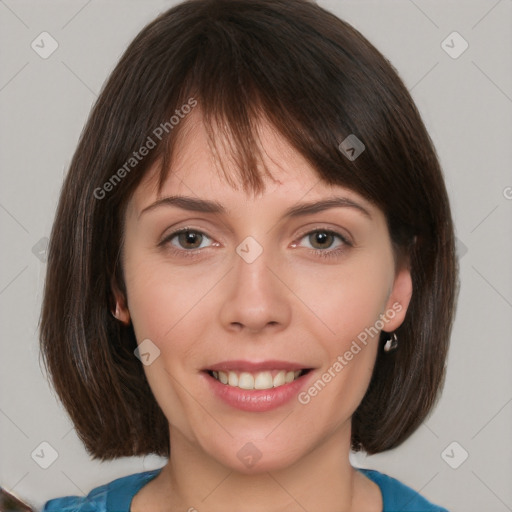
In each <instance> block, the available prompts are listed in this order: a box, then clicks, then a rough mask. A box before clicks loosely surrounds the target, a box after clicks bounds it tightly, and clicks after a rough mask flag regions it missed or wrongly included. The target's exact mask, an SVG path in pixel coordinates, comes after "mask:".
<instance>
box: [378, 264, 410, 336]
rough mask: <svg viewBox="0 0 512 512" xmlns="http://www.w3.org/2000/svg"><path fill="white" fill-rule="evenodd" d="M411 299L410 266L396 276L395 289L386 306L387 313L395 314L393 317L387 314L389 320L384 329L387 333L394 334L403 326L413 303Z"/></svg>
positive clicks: (393, 288)
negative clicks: (410, 304)
mask: <svg viewBox="0 0 512 512" xmlns="http://www.w3.org/2000/svg"><path fill="white" fill-rule="evenodd" d="M411 297H412V278H411V271H410V269H409V267H408V266H404V267H403V268H402V269H401V270H399V271H398V272H397V273H396V275H395V280H394V282H393V287H392V289H391V293H390V294H389V297H388V301H387V304H386V312H388V311H393V312H394V313H395V315H394V316H393V317H391V315H390V314H386V316H387V317H388V319H389V320H388V322H386V327H385V329H384V330H385V331H386V332H393V331H395V330H396V329H398V328H399V327H400V326H401V325H402V323H403V321H404V319H405V315H406V313H407V309H408V308H409V303H410V302H411Z"/></svg>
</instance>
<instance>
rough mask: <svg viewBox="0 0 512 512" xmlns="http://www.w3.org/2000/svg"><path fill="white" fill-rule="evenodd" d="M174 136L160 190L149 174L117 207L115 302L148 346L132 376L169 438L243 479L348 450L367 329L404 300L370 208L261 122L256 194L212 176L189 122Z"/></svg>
mask: <svg viewBox="0 0 512 512" xmlns="http://www.w3.org/2000/svg"><path fill="white" fill-rule="evenodd" d="M183 133H184V134H185V135H184V136H183V139H182V141H181V144H180V145H179V151H178V152H177V153H176V155H175V157H174V161H173V163H172V166H171V172H170V173H169V177H168V179H167V180H166V182H165V183H164V186H163V187H162V189H161V191H160V192H158V190H157V187H156V179H155V178H156V169H155V170H154V171H153V170H150V171H149V172H148V174H147V176H146V177H145V178H144V180H143V182H142V183H141V184H140V185H139V187H138V188H137V190H136V191H135V193H134V195H133V197H132V198H131V200H130V202H129V204H128V206H127V210H126V215H125V239H124V247H123V268H124V276H125V284H126V290H127V297H126V300H124V299H123V298H121V297H120V296H119V295H118V296H117V297H118V306H119V308H120V312H121V313H120V314H121V316H122V318H123V319H124V320H125V321H131V322H132V324H133V327H134V330H135V334H136V337H137V340H138V343H139V344H140V343H141V342H143V340H150V341H144V343H145V345H144V350H142V352H144V351H145V352H147V353H149V354H150V355H149V356H146V358H147V362H150V363H151V364H148V365H146V366H144V369H145V372H146V375H147V378H148V381H149V383H150V386H151V388H152V391H153V393H154V395H155V397H156V400H157V401H158V403H159V405H160V406H161V408H162V410H163V412H164V414H165V415H166V417H167V419H168V421H169V425H170V432H171V446H172V445H173V441H174V442H178V441H177V440H178V439H181V440H184V441H185V442H186V443H188V445H189V446H190V447H191V449H193V450H195V451H196V453H200V454H202V456H204V457H208V458H210V459H211V460H214V461H216V462H217V463H220V464H223V465H225V466H227V467H229V468H232V469H235V470H237V471H242V472H251V471H252V472H257V471H269V470H274V469H279V468H283V467H287V466H289V465H291V464H293V463H294V462H297V461H298V460H300V459H301V458H304V457H306V456H307V455H308V454H311V453H314V451H315V450H316V449H320V448H321V447H322V445H325V443H327V442H329V440H332V439H339V440H340V441H341V440H343V442H345V443H349V440H350V420H351V416H352V414H353V413H354V411H355V409H356V408H357V406H358V404H359V403H360V401H361V399H362V398H363V396H364V393H365V391H366V389H367V387H368V384H369V380H370V377H371V374H372V370H373V366H374V362H375V358H376V353H377V350H378V346H377V345H378V339H379V336H378V334H377V335H376V334H375V333H376V332H377V331H380V330H381V329H383V330H385V331H389V332H391V331H393V330H394V329H396V328H397V327H398V326H399V325H400V324H401V322H402V321H403V318H404V315H405V312H406V309H407V305H408V302H409V298H410V295H411V280H410V275H409V272H408V271H407V270H406V269H402V270H396V269H395V261H394V255H393V251H392V246H391V241H390V237H389V233H388V229H387V225H386V219H385V217H384V215H383V213H382V212H381V211H380V210H379V209H378V208H376V207H375V206H374V205H372V204H371V203H369V202H368V201H367V200H365V199H364V198H363V197H361V196H359V195H358V194H356V193H354V192H353V191H351V190H348V189H346V188H344V187H341V186H329V185H326V184H325V183H323V182H322V181H320V179H319V178H318V176H317V175H316V173H315V171H314V170H313V169H312V168H311V166H310V165H309V164H308V163H307V162H306V161H305V160H304V159H303V157H301V156H300V154H298V153H297V152H296V151H295V150H294V149H293V148H291V147H290V146H289V144H288V143H287V142H286V141H285V140H284V139H283V138H282V137H281V136H280V135H278V134H277V133H275V132H274V131H273V129H272V128H271V127H270V126H268V125H265V124H262V125H261V126H260V137H261V144H262V147H263V149H264V152H263V154H264V160H265V162H264V163H265V165H266V168H267V169H268V170H269V171H270V173H271V175H272V177H273V179H270V178H265V184H266V187H265V190H264V192H263V193H262V194H259V195H254V194H249V193H247V194H246V193H245V192H243V189H242V188H240V187H238V188H236V187H234V186H232V185H230V184H228V183H227V181H226V180H225V178H224V177H223V175H222V173H221V172H219V170H218V167H216V165H215V162H214V161H213V160H212V156H211V152H210V150H209V146H208V143H207V139H206V135H205V132H204V127H203V125H202V122H201V118H200V116H199V115H197V114H195V113H193V114H191V115H190V116H189V118H188V119H187V130H186V132H185V131H184V132H183ZM224 156H225V155H224ZM221 158H224V157H223V153H222V152H221ZM223 164H224V168H225V169H226V170H227V171H228V172H231V173H232V175H233V176H236V172H237V171H236V169H235V168H234V167H233V165H234V164H233V163H232V160H230V159H229V158H227V157H226V158H224V159H223ZM169 198H174V199H169ZM180 198H181V199H180ZM328 201H330V202H328ZM313 205H315V206H313ZM372 335H373V336H372ZM158 351H159V352H158ZM158 353H159V355H158ZM156 355H158V357H156Z"/></svg>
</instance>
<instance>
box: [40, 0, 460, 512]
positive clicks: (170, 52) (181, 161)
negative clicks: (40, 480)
mask: <svg viewBox="0 0 512 512" xmlns="http://www.w3.org/2000/svg"><path fill="white" fill-rule="evenodd" d="M455 285H456V264H455V257H454V236H453V225H452V220H451V214H450V208H449V202H448V198H447V194H446V189H445V185H444V181H443V177H442V173H441V170H440V168H439V164H438V161H437V158H436V155H435V151H434V149H433V147H432V143H431V141H430V139H429V137H428V134H427V132H426V130H425V128H424V125H423V123H422V121H421V119H420V116H419V114H418V112H417V109H416V107H415V106H414V103H413V101H412V99H411V98H410V95H409V94H408V92H407V90H406V88H405V87H404V85H403V84H402V82H401V80H400V79H399V77H398V76H397V74H396V72H395V71H394V70H393V68H392V67H391V66H390V64H389V63H388V62H387V61H386V60H385V59H384V58H383V57H382V55H381V54H380V53H379V52H378V51H377V50H376V49H375V48H374V47H373V46H371V44H370V43H369V42H368V41H366V40H365V39H364V38H363V37H362V36H361V35H360V34H359V33H358V32H357V31H355V30H354V29H353V28H352V27H350V26H349V25H348V24H346V23H345V22H343V21H341V20H339V19H338V18H336V17H335V16H334V15H332V14H330V13H328V12H327V11H325V10H323V9H322V8H320V7H319V6H317V5H316V4H314V3H311V2H308V1H306V0H255V1H251V2H247V1H245V0H191V1H188V2H185V3H183V4H180V5H178V6H177V7H174V8H172V9H170V10H169V11H167V12H166V13H164V14H163V15H161V16H160V17H159V18H158V19H156V20H155V21H154V22H152V23H151V24H150V25H148V26H147V27H146V28H145V29H144V30H143V31H142V32H141V33H140V34H139V35H138V36H137V38H136V39H135V40H134V42H133V43H132V44H131V45H130V47H129V48H128V49H127V51H126V52H125V54H124V56H123V57H122V58H121V61H120V62H119V64H118V66H117V67H116V69H115V70H114V72H113V73H112V75H111V77H110V79H109V80H108V82H107V84H106V86H105V88H104V90H103V92H102V94H101V95H100V97H99V99H98V102H97V104H96V106H95V107H94V110H93V112H92V114H91V117H90V119H89V121H88V123H87V126H86V128H85V130H84V133H83V135H82V138H81V141H80V144H79V146H78V148H77V151H76V153H75V156H74V159H73V161H72V164H71V168H70V171H69V174H68V177H67V179H66V182H65V184H64V187H63V190H62V193H61V198H60V203H59V207H58V211H57V215H56V220H55V224H54V229H53V232H52V237H51V244H50V249H49V259H48V273H47V280H46V288H45V297H44V304H43V312H42V322H41V342H42V350H43V354H44V357H45V361H46V364H47V367H48V369H49V372H50V374H51V377H52V380H53V383H54V386H55V388H56V390H57V392H58V393H59V396H60V398H61V400H62V401H63V403H64V405H65V406H66V408H67V410H68V411H69V413H70V416H71V418H72V420H73V422H74V424H75V426H76V430H77V432H78V434H79V436H80V438H81V439H82V441H83V442H84V444H85V446H86V448H87V450H88V451H89V452H90V453H91V454H92V455H93V456H94V457H97V458H101V459H112V458H116V457H122V456H133V455H144V454H149V453H156V454H159V455H164V456H167V457H169V462H168V463H167V464H166V465H165V466H164V467H163V468H162V469H159V470H155V471H150V472H145V473H141V474H137V475H130V476H128V477H125V478H123V479H120V480H117V481H115V482H112V483H110V484H107V485H105V486H102V487H99V488H97V489H95V490H93V491H91V493H90V494H89V496H88V497H86V498H77V497H68V498H60V499H56V500H51V501H50V502H48V503H47V505H46V507H45V509H44V510H45V511H54V510H59V511H63V510H66V511H71V510H95V511H106V510H108V511H123V512H125V511H132V512H138V511H142V510H162V511H175V510H190V511H193V510H198V511H199V512H201V511H203V510H204V511H217V510H223V511H224V512H226V511H230V510H236V511H240V510H251V511H252V510H265V511H267V512H268V511H274V510H275V511H278V510H279V511H284V510H286V511H295V510H308V511H322V512H325V511H336V512H338V511H362V510H365V511H395V510H404V511H420V510H421V511H426V510H429V511H434V510H435V511H442V510H444V509H442V508H441V507H438V506H435V505H433V504H432V503H429V502H428V501H427V500H426V499H425V498H423V497H421V496H420V495H419V494H418V493H416V492H415V491H413V490H412V489H410V488H408V487H406V486H405V485H403V484H401V483H400V482H398V481H397V480H395V479H393V478H391V477H389V476H387V475H383V474H381V473H379V472H376V471H372V470H363V469H355V468H353V467H352V466H351V465H350V462H349V451H350V450H351V449H353V450H356V451H357V450H365V451H366V452H367V453H369V454H373V453H378V452H382V451H384V450H388V449H391V448H393V447H395V446H397V445H399V444H400V443H401V442H403V441H404V440H405V439H406V438H407V437H408V436H409V435H410V434H411V433H412V432H414V430H415V429H416V428H417V427H418V426H419V425H420V424H421V422H422V421H423V420H424V418H425V417H426V415H427V414H428V412H429V411H430V410H431V408H432V406H433V404H434V403H435V400H436V398H437V396H438V391H439V389H440V387H441V385H442V381H443V376H444V365H445V358H446V353H447V347H448V341H449V335H450V329H451V323H452V317H453V309H454V302H455V289H456V286H455Z"/></svg>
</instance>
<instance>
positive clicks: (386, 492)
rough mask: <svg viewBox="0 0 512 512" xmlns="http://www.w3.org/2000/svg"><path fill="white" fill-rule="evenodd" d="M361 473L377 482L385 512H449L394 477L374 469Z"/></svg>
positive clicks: (361, 470) (364, 470) (363, 470)
mask: <svg viewBox="0 0 512 512" xmlns="http://www.w3.org/2000/svg"><path fill="white" fill-rule="evenodd" d="M358 471H360V472H361V473H363V474H364V475H365V476H367V477H368V478H369V479H370V480H372V481H373V482H375V483H376V484H377V485H378V486H379V488H380V491H381V493H382V500H383V502H384V510H383V512H396V511H398V510H400V511H403V512H448V511H447V510H446V509H444V508H443V507H440V506H438V505H434V504H433V503H431V502H430V501H428V500H426V499H425V498H423V496H421V495H420V494H419V493H418V492H417V491H415V490H414V489H411V488H410V487H407V485H404V484H403V483H402V482H400V481H398V480H396V479H395V478H393V477H390V476H388V475H385V474H383V473H379V472H378V471H374V470H372V469H359V468H358Z"/></svg>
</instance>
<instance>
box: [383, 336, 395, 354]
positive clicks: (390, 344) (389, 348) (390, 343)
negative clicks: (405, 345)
mask: <svg viewBox="0 0 512 512" xmlns="http://www.w3.org/2000/svg"><path fill="white" fill-rule="evenodd" d="M397 348H398V337H397V335H396V334H395V333H393V334H391V337H390V338H389V339H388V340H387V341H386V344H385V345H384V352H394V351H395V350H396V349H397Z"/></svg>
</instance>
